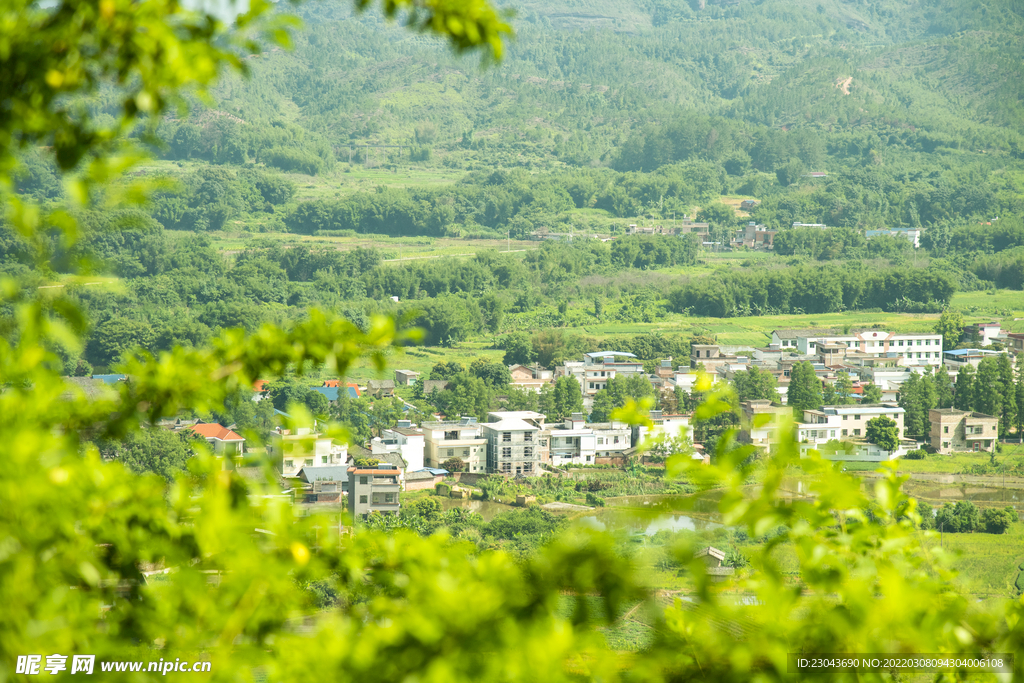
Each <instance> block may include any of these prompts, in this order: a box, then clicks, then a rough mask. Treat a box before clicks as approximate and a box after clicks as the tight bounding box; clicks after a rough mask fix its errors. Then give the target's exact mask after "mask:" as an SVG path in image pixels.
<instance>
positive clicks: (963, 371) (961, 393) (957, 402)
mask: <svg viewBox="0 0 1024 683" xmlns="http://www.w3.org/2000/svg"><path fill="white" fill-rule="evenodd" d="M953 407H954V408H956V409H957V410H974V368H973V367H972V366H970V365H965V366H964V367H962V368H960V369H959V370H958V371H957V373H956V384H955V385H954V387H953Z"/></svg>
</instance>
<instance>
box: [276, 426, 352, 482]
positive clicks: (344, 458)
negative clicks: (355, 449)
mask: <svg viewBox="0 0 1024 683" xmlns="http://www.w3.org/2000/svg"><path fill="white" fill-rule="evenodd" d="M267 452H268V453H269V454H270V455H271V456H273V457H274V458H277V459H280V461H281V476H284V477H297V476H299V470H301V469H302V468H303V467H325V466H330V465H344V464H345V463H346V462H348V444H344V443H337V442H335V441H334V439H331V438H330V437H326V436H321V435H320V434H319V433H317V432H314V431H313V430H312V429H308V428H299V429H297V430H295V432H294V433H281V432H276V433H274V434H272V435H271V439H270V444H269V445H268V446H267Z"/></svg>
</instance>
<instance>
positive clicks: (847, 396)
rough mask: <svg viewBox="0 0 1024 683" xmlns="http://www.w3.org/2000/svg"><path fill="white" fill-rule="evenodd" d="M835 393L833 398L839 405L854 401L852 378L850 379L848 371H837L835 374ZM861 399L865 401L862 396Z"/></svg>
mask: <svg viewBox="0 0 1024 683" xmlns="http://www.w3.org/2000/svg"><path fill="white" fill-rule="evenodd" d="M835 393H836V399H835V400H836V402H837V403H838V404H839V405H849V404H850V403H853V402H854V399H853V380H851V379H850V375H849V373H847V372H839V373H838V374H837V375H836V385H835ZM861 401H862V402H866V401H864V399H863V397H862V398H861ZM826 404H827V401H826Z"/></svg>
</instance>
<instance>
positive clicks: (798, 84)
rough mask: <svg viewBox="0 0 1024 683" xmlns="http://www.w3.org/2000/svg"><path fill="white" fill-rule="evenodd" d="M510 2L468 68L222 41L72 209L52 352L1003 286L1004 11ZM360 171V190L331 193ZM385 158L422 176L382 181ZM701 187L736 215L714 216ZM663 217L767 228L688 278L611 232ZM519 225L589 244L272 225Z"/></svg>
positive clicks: (1014, 260) (677, 262)
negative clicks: (364, 178) (124, 199)
mask: <svg viewBox="0 0 1024 683" xmlns="http://www.w3.org/2000/svg"><path fill="white" fill-rule="evenodd" d="M516 10H517V13H518V14H517V19H516V22H515V26H516V31H517V35H516V38H515V40H514V42H513V43H511V44H510V46H509V50H508V53H507V55H506V57H505V59H504V61H503V62H502V63H501V64H499V65H497V66H495V67H492V68H489V69H481V68H480V67H479V65H478V64H477V63H476V62H475V61H472V60H471V59H468V58H462V57H457V56H453V55H451V54H450V53H449V52H448V51H447V50H446V49H445V48H444V47H443V46H441V45H440V44H437V43H436V42H435V41H434V40H433V39H430V38H426V37H422V36H416V35H411V34H408V33H407V32H404V31H401V30H399V29H397V28H395V27H393V26H389V25H386V24H384V23H382V21H381V20H380V19H379V18H374V17H370V16H360V15H350V14H349V13H348V11H347V10H341V9H339V8H338V7H337V6H335V5H326V4H311V5H307V6H304V7H302V8H300V11H301V13H302V14H303V17H304V20H305V22H306V24H307V30H305V31H304V32H302V33H300V34H298V35H297V36H296V38H295V46H294V50H292V51H290V52H289V51H283V50H280V49H279V48H272V49H271V48H268V49H267V50H266V51H265V52H264V53H263V54H261V55H258V56H256V57H254V58H252V59H249V60H247V65H248V67H249V69H250V70H251V77H250V78H248V79H244V78H241V77H238V76H231V77H228V78H226V79H225V80H224V81H222V83H221V84H220V85H219V86H218V87H217V89H216V91H215V97H214V101H213V102H212V103H203V102H200V101H198V100H197V101H196V102H194V106H193V108H192V110H191V113H189V114H188V116H187V117H179V118H174V117H169V118H166V119H164V120H163V121H161V122H160V125H159V127H158V129H157V135H158V138H159V139H158V140H153V139H150V138H148V137H145V144H146V145H149V146H150V149H151V150H152V153H153V155H154V156H155V157H156V159H157V160H156V161H155V162H154V163H153V164H152V165H150V166H148V167H146V169H145V170H144V171H142V173H143V174H144V175H146V176H148V177H150V178H157V177H162V176H167V175H169V176H170V177H171V178H172V180H173V181H174V182H173V184H172V185H171V186H167V187H165V189H164V190H162V191H161V192H158V193H157V194H156V195H155V197H154V199H153V201H152V202H151V203H150V204H148V205H145V206H142V207H139V208H122V209H118V210H115V211H109V210H108V211H89V212H86V211H81V212H79V215H78V218H79V221H80V225H81V230H82V232H83V235H84V236H85V239H84V240H83V241H82V242H81V243H79V245H78V246H77V247H76V251H75V253H68V254H66V255H65V257H66V260H67V261H68V262H71V261H72V260H74V259H76V258H78V257H80V256H87V257H90V258H91V259H93V261H94V263H95V264H96V267H97V269H98V271H99V272H106V273H109V274H111V275H116V276H118V277H119V278H120V282H119V286H118V287H114V288H105V289H93V290H89V289H88V288H86V287H77V288H76V287H75V286H70V289H71V290H72V294H73V296H75V297H76V298H77V299H78V300H79V301H80V302H81V304H82V305H83V306H84V307H85V309H86V310H87V311H88V313H89V315H90V318H91V320H92V321H93V328H92V332H91V336H90V342H89V344H88V346H87V347H86V349H85V350H84V351H83V352H82V353H81V354H77V353H75V352H71V351H69V352H68V354H67V356H68V357H67V363H66V364H67V369H68V371H69V372H74V371H82V370H83V368H85V367H86V365H87V364H91V365H93V366H97V367H106V366H109V365H110V364H111V363H112V362H114V361H115V360H116V359H117V358H118V357H119V355H120V354H121V353H122V352H123V351H124V350H126V349H128V348H130V347H131V346H133V345H135V344H141V345H142V346H145V347H147V348H150V349H152V350H162V349H167V348H170V347H172V346H173V345H175V344H186V345H194V344H198V343H200V342H201V341H202V340H204V339H206V338H207V337H208V336H209V335H210V334H211V333H212V332H213V331H215V330H217V329H220V328H225V327H232V326H242V327H245V328H246V329H250V330H251V329H255V328H256V327H258V326H259V325H260V324H261V323H262V322H266V321H272V322H281V321H285V320H291V319H297V318H299V317H301V316H302V315H303V314H304V311H305V309H306V308H307V307H310V306H319V307H323V308H327V309H330V310H335V311H339V312H342V313H344V314H345V315H347V316H348V317H350V318H351V319H353V320H355V321H356V322H365V321H366V320H367V316H369V315H371V314H373V313H377V312H385V313H400V312H406V311H415V312H417V313H416V314H417V315H418V320H419V321H420V323H421V324H422V325H423V327H424V328H425V331H426V342H427V343H428V344H431V345H439V344H448V343H452V342H457V341H459V340H462V339H466V338H468V337H471V336H473V335H476V334H491V335H499V334H505V333H511V332H516V331H518V330H527V331H531V332H533V331H536V330H540V329H547V328H557V327H578V326H582V325H585V324H588V323H589V322H593V321H601V320H614V321H621V322H627V323H628V322H651V321H654V320H657V319H659V317H661V316H664V315H665V314H667V313H670V312H671V313H677V314H678V313H682V314H690V315H700V316H712V317H733V316H748V315H771V314H778V313H819V312H821V313H825V312H835V311H843V310H854V309H881V310H886V311H919V312H934V311H938V310H941V309H942V308H943V307H944V306H946V305H947V304H948V303H949V301H950V298H951V297H952V295H953V293H954V292H956V291H965V290H978V289H986V288H989V287H995V286H997V287H1004V288H1012V289H1021V288H1022V287H1024V223H1022V221H1021V218H1020V216H1021V215H1022V213H1024V136H1022V134H1021V124H1022V123H1024V106H1022V99H1021V92H1020V83H1021V82H1024V78H1022V73H1021V64H1022V60H1021V57H1022V56H1024V50H1022V40H1024V38H1022V36H1024V30H1022V29H1024V12H1022V9H1021V6H1020V5H1019V4H1018V3H1014V2H1010V1H1009V0H1000V1H998V2H993V3H988V4H985V5H979V6H965V5H963V4H960V3H954V2H952V1H951V0H929V1H928V2H909V1H904V0H886V1H884V2H873V3H865V2H840V1H837V0H821V1H820V2H810V1H808V2H803V1H795V2H779V1H769V0H764V1H762V2H738V3H719V2H714V1H710V2H707V3H704V2H699V3H698V2H692V3H688V2H679V3H676V2H666V1H662V0H637V1H635V2H625V3H611V2H605V1H604V0H593V1H591V2H586V3H581V2H568V1H566V2H553V3H548V2H545V3H540V2H524V3H519V4H517V7H516ZM355 46H358V49H356V47H355ZM850 79H852V80H850ZM118 104H119V103H118V102H117V100H116V94H115V93H113V92H109V93H106V94H104V95H101V96H100V97H99V98H97V99H96V100H95V101H93V102H92V103H91V106H93V107H94V108H95V109H96V111H97V112H98V114H99V116H100V117H102V116H103V115H104V112H108V111H109V112H111V113H113V112H114V111H115V107H116V106H117V105H118ZM142 134H143V129H142V128H140V129H139V131H138V135H139V136H140V140H141V139H143V137H144V136H143V135H142ZM379 145H400V146H401V147H379ZM25 158H26V165H25V170H24V171H23V172H22V174H21V176H20V178H19V179H18V189H19V191H20V192H22V193H23V194H25V195H27V196H30V197H32V198H33V199H35V200H38V201H41V202H43V203H44V204H46V203H54V204H55V203H57V202H60V201H62V200H63V199H64V198H65V197H64V193H65V189H64V187H63V185H62V183H61V182H60V181H59V179H58V175H57V173H56V171H55V169H54V168H52V167H51V166H50V165H49V164H48V162H47V161H46V160H45V157H44V156H43V154H42V153H39V152H36V151H35V150H31V149H28V150H26V152H25ZM367 168H372V169H377V170H378V171H380V173H378V174H377V175H376V176H374V177H376V178H378V180H375V181H374V182H373V184H372V185H370V186H366V185H365V184H359V183H357V182H354V181H353V178H355V177H357V176H359V175H360V173H361V172H363V171H365V170H366V169H367ZM414 171H415V172H416V173H417V174H419V176H424V175H426V176H430V177H433V178H434V181H433V182H429V183H420V184H417V183H415V182H411V181H407V178H409V177H412V175H411V174H412V173H413V172H414ZM811 171H815V172H818V173H819V174H820V173H824V174H825V175H824V176H821V175H816V176H814V177H812V176H810V175H808V174H809V173H810V172H811ZM431 174H432V175H431ZM314 180H315V182H313V181H314ZM724 195H731V196H745V197H752V198H756V199H757V200H759V202H760V204H759V205H758V206H757V207H756V209H754V210H753V211H752V212H751V215H750V216H749V217H747V216H743V217H740V216H738V215H737V214H736V213H735V212H734V211H733V209H732V208H730V207H728V206H725V205H723V204H721V203H719V202H718V200H719V198H720V197H722V196H724ZM687 214H689V215H691V216H696V217H697V218H699V219H703V220H706V221H708V222H709V223H710V224H711V231H710V238H711V239H712V240H713V241H719V242H723V243H728V241H729V237H730V234H731V233H732V231H734V230H735V229H737V228H738V227H740V226H742V225H743V224H744V223H745V222H746V221H747V220H755V221H758V222H760V223H763V224H765V225H767V226H768V227H770V228H773V229H779V230H780V233H779V234H778V235H777V238H776V247H775V252H776V254H777V255H776V256H775V257H773V258H771V259H765V260H752V261H749V262H744V263H743V264H742V267H740V268H719V269H717V270H715V271H714V272H713V273H710V274H709V272H708V268H707V267H706V266H705V267H699V268H695V267H697V266H700V265H701V261H702V245H701V244H700V242H699V241H698V238H696V237H694V236H681V237H668V236H633V237H629V238H623V237H622V236H621V234H622V229H623V228H624V227H625V225H626V224H627V223H628V222H631V221H647V222H672V221H673V220H676V219H679V218H681V217H682V216H684V215H687ZM794 222H808V223H824V224H827V225H829V226H831V227H830V229H828V230H818V229H813V228H791V227H790V225H791V224H792V223H794ZM884 226H903V227H922V228H924V229H925V230H924V234H923V237H922V244H923V249H922V250H920V251H918V252H915V251H914V250H913V249H911V248H910V245H909V244H908V243H907V242H906V241H905V240H903V239H901V238H893V237H880V238H874V239H872V240H865V238H864V234H863V230H864V229H865V228H872V227H884ZM539 229H549V230H552V231H559V230H562V231H567V232H569V231H578V232H584V233H586V232H597V231H599V232H604V233H605V234H611V235H612V236H617V237H618V239H615V240H614V241H611V242H602V241H598V240H583V241H579V240H577V241H575V242H573V243H571V244H565V243H558V244H553V243H546V244H544V245H543V247H542V248H540V249H536V250H531V251H527V252H526V253H525V254H511V253H508V254H506V253H500V252H497V251H494V252H482V253H478V254H477V255H476V256H474V257H472V258H468V259H467V258H455V257H452V258H442V259H436V260H428V261H421V262H408V263H389V262H388V261H387V259H389V258H390V257H392V256H393V254H391V253H389V251H388V247H387V246H386V240H383V239H382V240H380V244H379V246H378V247H377V248H370V249H363V248H357V249H355V250H353V251H344V252H343V251H338V250H336V249H335V248H333V247H331V246H330V244H329V243H327V242H325V241H323V240H322V241H320V242H318V243H312V244H308V243H300V242H298V241H296V239H291V238H288V237H287V235H283V233H292V234H294V235H295V236H296V238H298V237H299V236H314V237H321V238H331V237H344V236H355V235H367V236H369V237H371V238H373V237H375V236H415V237H422V238H424V239H427V240H430V239H436V238H443V237H462V238H474V237H490V238H502V239H505V238H509V239H515V238H525V237H527V236H528V235H529V234H530V233H531V232H534V231H536V230H539ZM228 230H230V231H234V232H239V231H241V232H243V233H251V236H249V237H248V238H247V239H244V240H242V241H243V242H244V245H243V246H242V248H240V249H235V250H232V252H231V253H230V254H228V255H225V254H224V253H222V252H219V251H218V250H216V249H215V248H214V247H213V246H212V242H211V241H210V239H208V236H207V235H208V234H209V235H217V234H221V233H222V232H223V231H228ZM183 232H186V233H187V232H191V233H195V234H193V235H191V236H185V235H183V234H182V233H183ZM54 235H55V236H54V237H53V239H52V240H51V242H50V243H49V244H47V245H43V244H40V243H38V242H35V243H32V242H29V241H26V240H24V239H23V238H21V237H19V236H18V235H17V234H16V233H15V232H14V231H13V230H11V229H9V228H7V227H4V226H0V269H2V270H3V271H5V272H20V273H21V274H23V275H24V276H25V277H26V278H27V279H26V280H25V281H26V282H29V283H30V284H32V285H34V286H40V285H43V284H45V283H47V282H49V281H50V280H51V278H52V277H53V276H55V275H56V274H54V273H41V272H38V271H35V270H33V268H32V267H31V264H32V263H33V260H34V256H35V255H36V254H37V253H38V252H39V250H41V249H47V248H48V249H51V250H53V251H55V252H57V253H58V254H59V253H60V251H61V249H62V247H61V243H60V241H59V239H58V238H57V237H56V233H54ZM60 262H61V261H60V259H57V260H56V261H55V263H57V264H58V265H57V269H58V271H59V270H60V266H59V263H60ZM658 271H661V272H658ZM641 273H643V274H642V275H641ZM393 299H397V300H398V301H397V302H396V301H394V300H393ZM83 363H84V364H83Z"/></svg>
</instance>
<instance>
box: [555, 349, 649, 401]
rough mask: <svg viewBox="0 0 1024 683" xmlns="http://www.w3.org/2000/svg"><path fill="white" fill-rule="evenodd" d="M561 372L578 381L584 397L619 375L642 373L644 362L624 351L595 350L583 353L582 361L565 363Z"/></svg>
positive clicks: (605, 386) (606, 384) (591, 396)
mask: <svg viewBox="0 0 1024 683" xmlns="http://www.w3.org/2000/svg"><path fill="white" fill-rule="evenodd" d="M563 368H565V370H564V371H563V372H562V373H561V374H572V376H573V377H575V378H576V379H577V381H579V382H580V387H581V388H582V389H583V396H584V398H593V396H594V394H596V393H597V392H599V391H601V390H602V389H606V388H607V387H608V382H609V381H610V380H611V379H612V378H613V377H617V376H619V375H624V376H629V375H642V374H645V373H644V363H643V361H641V360H639V359H638V358H637V357H636V356H635V355H633V354H632V353H626V352H624V351H595V352H593V353H585V354H583V363H582V365H579V364H578V363H572V364H570V363H566V364H565V365H564V366H563Z"/></svg>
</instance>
